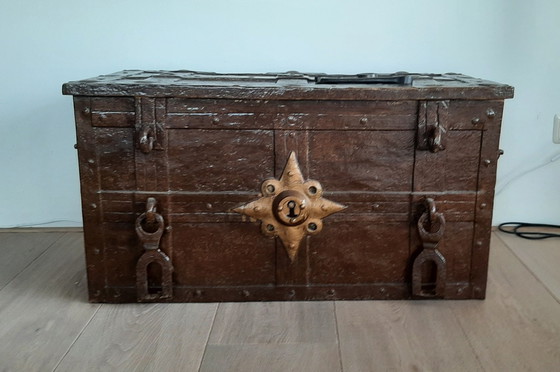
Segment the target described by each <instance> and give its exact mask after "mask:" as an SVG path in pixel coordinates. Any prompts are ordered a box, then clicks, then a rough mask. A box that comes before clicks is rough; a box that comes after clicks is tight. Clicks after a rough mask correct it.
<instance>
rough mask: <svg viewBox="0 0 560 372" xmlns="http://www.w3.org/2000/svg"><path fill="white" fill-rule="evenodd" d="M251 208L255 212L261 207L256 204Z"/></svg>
mask: <svg viewBox="0 0 560 372" xmlns="http://www.w3.org/2000/svg"><path fill="white" fill-rule="evenodd" d="M253 210H254V211H255V212H258V211H260V210H261V207H259V206H258V205H257V206H255V207H254V208H253Z"/></svg>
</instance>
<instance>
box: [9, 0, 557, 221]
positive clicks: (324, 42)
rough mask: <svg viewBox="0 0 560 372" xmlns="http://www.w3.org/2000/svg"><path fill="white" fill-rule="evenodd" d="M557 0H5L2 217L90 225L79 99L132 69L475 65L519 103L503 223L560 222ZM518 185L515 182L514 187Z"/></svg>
mask: <svg viewBox="0 0 560 372" xmlns="http://www.w3.org/2000/svg"><path fill="white" fill-rule="evenodd" d="M559 15H560V2H558V1H557V0H548V1H547V0H535V1H521V0H515V1H512V0H474V1H469V2H466V1H461V0H434V1H428V0H425V1H420V0H408V1H398V0H397V1H372V0H362V1H350V0H346V1H327V0H323V1H305V0H298V1H295V0H283V1H279V0H278V1H266V0H246V1H232V0H220V1H210V0H206V1H203V0H196V1H186V0H170V1H163V2H156V1H145V0H134V1H132V0H128V1H124V0H123V1H119V0H96V1H82V0H51V1H39V0H35V1H32V0H18V1H8V0H0V35H1V36H0V53H1V56H0V74H1V76H2V82H1V85H0V86H1V89H0V157H1V159H2V162H1V163H0V164H1V165H0V170H1V176H2V181H1V182H0V195H1V196H0V200H1V205H0V226H13V225H22V224H31V223H39V222H46V221H52V220H64V221H59V222H57V223H55V225H62V226H71V225H75V224H80V222H79V221H80V220H81V214H80V202H79V184H78V172H77V162H76V154H75V150H74V149H73V144H74V142H75V137H74V127H73V125H74V124H73V116H72V103H71V98H70V97H67V96H62V95H61V94H60V86H61V84H62V83H64V82H66V81H68V80H78V79H82V78H86V77H92V76H96V75H99V74H104V73H109V72H114V71H118V70H122V69H132V68H137V69H193V70H203V71H204V70H206V71H220V72H244V71H245V72H266V71H287V70H300V71H311V72H340V73H356V72H367V71H370V72H391V71H399V70H406V71H414V72H462V73H466V74H469V75H474V76H477V77H483V78H487V79H491V80H496V81H499V82H504V83H509V84H511V85H514V86H515V87H516V98H515V99H514V100H510V101H507V103H506V108H505V117H504V128H503V140H502V148H504V149H505V151H506V155H505V156H504V157H503V158H502V159H501V160H500V166H499V172H498V175H499V181H498V182H499V184H498V187H499V188H500V190H501V191H500V193H499V194H498V196H497V198H496V207H495V208H496V209H495V223H498V222H502V221H505V220H525V221H540V222H551V223H560V195H558V192H559V190H560V161H557V162H555V163H551V164H547V165H546V166H545V167H543V168H541V169H538V170H536V171H534V172H531V173H529V174H527V175H524V176H522V177H521V178H519V179H516V177H517V176H518V175H520V174H523V173H524V172H526V171H528V170H530V169H532V168H534V167H536V166H539V165H541V164H544V163H549V161H550V158H552V157H553V156H554V155H555V154H559V153H560V145H554V144H552V141H551V132H552V118H553V115H554V113H560V89H559V86H560V84H559V82H560V78H559V73H560V62H559V61H560V42H559V40H560V27H559V26H558V25H559V24H560V22H559V19H560V17H559ZM508 182H509V183H508Z"/></svg>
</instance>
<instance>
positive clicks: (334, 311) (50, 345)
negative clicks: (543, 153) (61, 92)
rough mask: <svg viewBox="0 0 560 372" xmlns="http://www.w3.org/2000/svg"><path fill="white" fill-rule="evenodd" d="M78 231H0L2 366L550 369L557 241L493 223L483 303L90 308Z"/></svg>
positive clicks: (559, 278)
mask: <svg viewBox="0 0 560 372" xmlns="http://www.w3.org/2000/svg"><path fill="white" fill-rule="evenodd" d="M82 244H83V242H82V234H81V233H79V232H68V233H64V232H40V233H36V232H0V257H1V260H0V341H1V342H0V371H25V372H27V371H220V372H221V371H244V372H245V371H267V372H268V371H282V372H285V371H321V372H323V371H344V372H353V371H356V372H362V371H500V372H501V371H560V270H558V269H557V268H558V266H559V265H560V241H559V240H558V239H557V240H548V241H541V242H538V241H526V240H521V239H519V238H516V237H513V236H509V235H506V234H502V233H498V232H496V233H494V235H493V239H492V247H491V260H490V271H489V281H488V293H487V299H486V300H485V301H474V300H473V301H415V302H411V301H337V302H332V301H324V302H284V303H282V302H269V303H223V304H126V305H107V304H104V305H99V304H89V303H87V301H86V288H85V268H84V266H85V265H84V258H83V253H82Z"/></svg>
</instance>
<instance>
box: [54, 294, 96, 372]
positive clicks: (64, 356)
mask: <svg viewBox="0 0 560 372" xmlns="http://www.w3.org/2000/svg"><path fill="white" fill-rule="evenodd" d="M102 306H103V304H100V305H99V306H97V309H95V311H94V312H93V314H92V315H91V317H90V318H89V320H88V321H87V322H86V324H85V325H84V326H83V328H82V329H81V330H80V332H79V333H78V335H77V336H76V338H75V339H74V341H72V343H71V344H70V346H69V347H68V350H66V352H65V353H64V355H63V356H62V357H61V358H60V360H59V361H58V363H56V366H54V368H53V370H52V372H55V371H56V370H57V369H58V367H59V366H60V363H62V361H63V360H64V358H66V356H67V355H68V353H69V352H70V350H72V348H73V347H74V345H75V344H76V342H77V341H78V339H79V338H80V337H81V336H82V334H83V333H84V332H85V330H86V329H87V327H88V326H89V325H90V323H91V322H92V321H93V318H95V316H96V315H97V313H98V312H99V309H101V307H102Z"/></svg>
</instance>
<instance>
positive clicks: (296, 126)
mask: <svg viewBox="0 0 560 372" xmlns="http://www.w3.org/2000/svg"><path fill="white" fill-rule="evenodd" d="M389 96H390V95H389ZM74 103H75V112H76V123H77V135H78V154H79V162H80V175H81V186H82V202H83V204H82V208H83V214H84V231H85V245H86V258H87V263H88V283H89V293H90V300H91V301H101V302H130V301H176V302H184V301H252V300H316V299H406V298H448V299H465V298H484V294H485V287H486V273H487V265H488V246H489V237H490V222H491V213H492V200H493V187H494V182H495V172H496V162H497V159H498V156H499V151H498V141H499V132H500V124H501V114H502V108H503V99H500V98H495V99H468V96H467V97H466V98H465V99H458V97H455V98H450V99H445V98H444V97H439V98H433V97H415V96H414V95H412V94H411V95H410V97H409V98H405V99H401V98H399V97H398V96H396V97H395V98H394V99H388V98H386V97H385V98H384V99H379V100H375V99H359V98H357V99H334V98H333V99H324V98H322V99H312V98H310V97H308V98H307V99H299V98H298V99H295V98H294V99H284V98H283V99H273V98H271V99H263V98H262V97H249V98H239V99H234V98H227V97H226V98H216V97H207V98H204V97H184V96H180V95H179V96H174V95H172V94H170V95H164V96H162V95H154V96H150V95H148V94H145V95H130V96H95V95H76V96H75V97H74ZM294 173H295V174H294ZM290 177H293V178H295V179H297V178H298V177H301V182H302V185H303V186H297V182H296V183H294V182H292V181H286V180H287V179H291V178H290ZM271 180H272V181H271ZM311 180H313V181H311ZM266 182H269V183H270V182H272V184H273V185H275V186H276V187H284V186H286V187H287V185H289V187H288V189H289V190H288V189H282V190H288V191H283V193H280V191H278V192H276V191H270V190H271V189H267V187H269V186H270V185H269V186H267V183H266ZM309 182H315V183H312V184H311V183H309ZM294 185H296V186H294ZM305 185H313V187H315V186H317V187H318V188H319V189H317V188H315V190H314V191H313V192H311V191H309V190H312V188H307V189H305V190H304V189H301V188H299V189H298V187H304V186H305ZM290 187H291V188H292V189H290ZM294 187H295V189H294ZM305 187H308V186H305ZM273 189H274V188H273ZM267 190H268V191H267ZM297 190H300V191H301V190H304V191H301V192H303V194H301V193H299V194H298V192H300V191H297ZM316 192H318V194H319V195H315V193H316ZM306 193H307V194H306ZM298 195H299V196H298ZM282 197H283V198H284V199H282ZM298 198H299V199H298ZM302 198H303V199H302ZM280 199H282V200H280ZM323 200H327V202H329V203H330V202H332V203H334V204H332V206H331V205H330V204H329V207H328V208H333V209H332V210H331V209H328V208H327V207H326V206H325V205H322V204H321V203H326V202H323ZM269 201H270V203H269ZM292 202H294V203H295V202H297V203H295V204H291V203H292ZM300 202H301V205H300V204H299V203H300ZM255 203H257V204H255ZM267 203H268V204H267ZM283 203H284V204H283ZM263 206H264V208H265V209H266V208H271V212H270V214H268V215H265V211H263V210H259V208H263ZM302 206H303V207H305V206H307V208H308V209H307V210H308V211H309V210H310V212H308V211H306V210H305V209H304V208H303V207H302ZM247 208H249V209H251V210H250V211H249V210H248V209H247ZM282 208H284V209H282ZM309 208H311V209H309ZM321 208H323V211H324V212H321ZM267 213H268V212H267ZM308 213H309V215H308ZM313 213H315V215H314V214H313ZM282 214H283V215H282ZM154 216H156V217H154ZM282 216H283V217H282ZM154 218H155V219H154ZM158 218H161V220H159V219H158ZM300 220H301V221H304V222H303V223H302V224H301V225H300V222H299V221H300ZM302 231H303V232H302ZM294 234H296V235H297V236H296V235H294ZM290 245H292V247H291V248H290Z"/></svg>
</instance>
